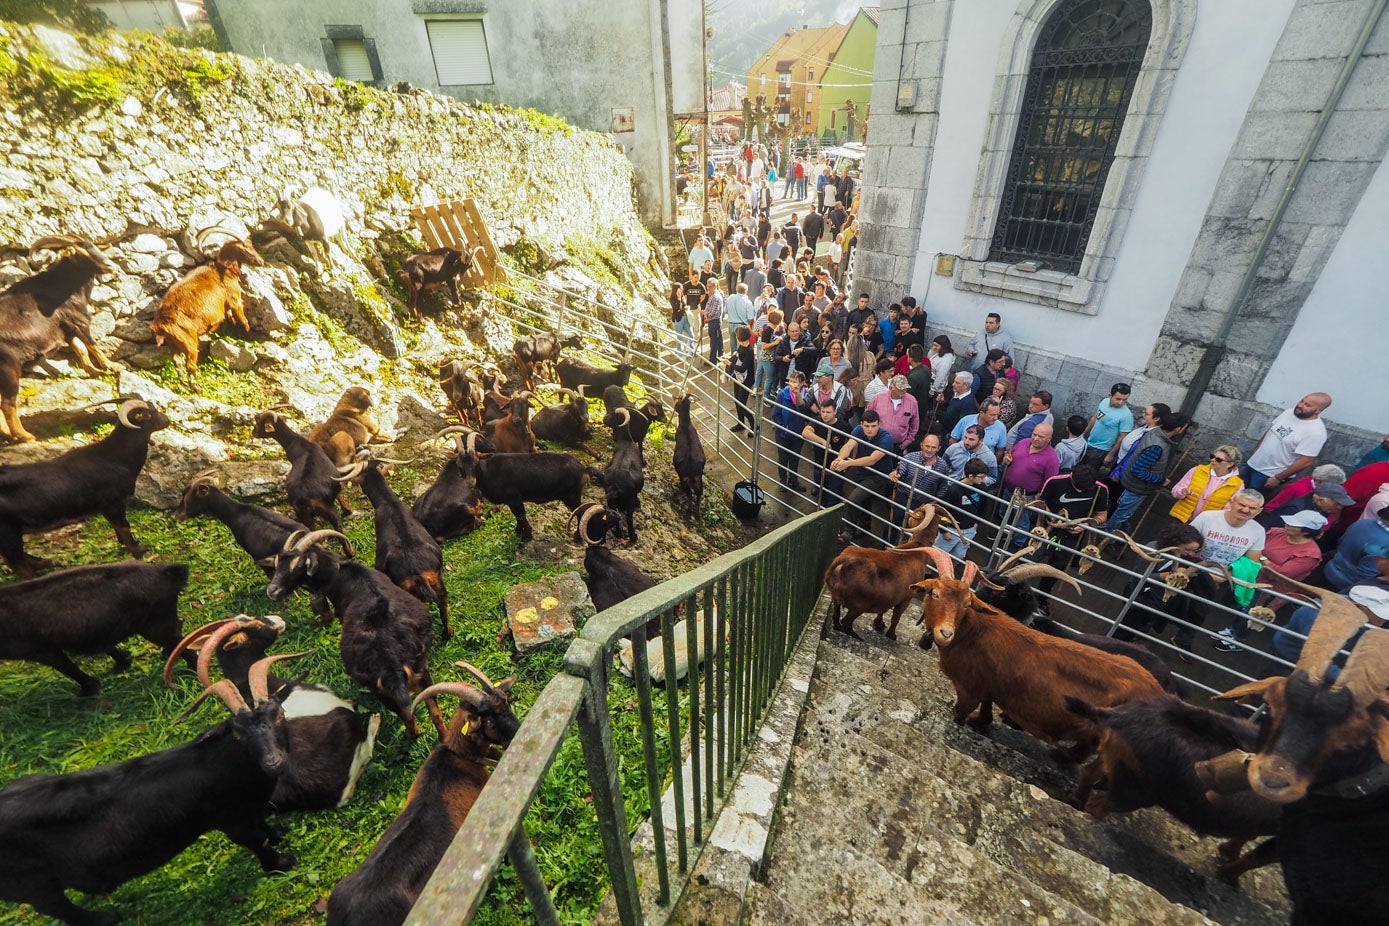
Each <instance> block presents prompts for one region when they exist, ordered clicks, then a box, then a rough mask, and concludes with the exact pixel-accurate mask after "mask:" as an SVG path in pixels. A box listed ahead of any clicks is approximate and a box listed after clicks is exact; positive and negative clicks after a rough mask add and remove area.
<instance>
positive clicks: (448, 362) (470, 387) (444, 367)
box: [439, 357, 483, 429]
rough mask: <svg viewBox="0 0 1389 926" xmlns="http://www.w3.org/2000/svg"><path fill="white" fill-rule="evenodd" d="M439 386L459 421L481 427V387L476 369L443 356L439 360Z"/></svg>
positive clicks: (460, 361)
mask: <svg viewBox="0 0 1389 926" xmlns="http://www.w3.org/2000/svg"><path fill="white" fill-rule="evenodd" d="M439 388H441V389H443V390H444V396H445V398H447V399H448V400H449V407H450V408H452V409H453V411H454V413H455V414H456V415H458V420H459V421H461V422H463V423H464V424H466V425H469V426H470V427H474V428H478V429H481V428H482V396H483V389H482V380H481V379H479V378H478V375H477V371H476V370H470V369H468V368H467V367H466V366H464V364H463V361H462V360H458V359H455V358H453V357H445V358H444V359H443V360H440V361H439Z"/></svg>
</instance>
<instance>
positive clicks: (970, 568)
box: [960, 560, 979, 585]
mask: <svg viewBox="0 0 1389 926" xmlns="http://www.w3.org/2000/svg"><path fill="white" fill-rule="evenodd" d="M978 575H979V564H978V563H972V562H970V561H969V560H965V568H964V571H963V572H962V573H960V581H961V582H963V583H965V584H966V585H972V584H974V579H975V577H976V576H978Z"/></svg>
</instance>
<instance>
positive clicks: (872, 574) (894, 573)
mask: <svg viewBox="0 0 1389 926" xmlns="http://www.w3.org/2000/svg"><path fill="white" fill-rule="evenodd" d="M942 515H943V512H942V511H941V510H940V509H939V508H937V507H936V506H935V505H932V504H929V503H928V504H925V505H922V506H921V507H920V508H918V509H916V511H913V512H912V513H911V514H910V515H909V517H910V518H911V519H912V523H914V524H915V526H914V527H913V529H912V531H911V533H910V534H909V535H908V536H907V539H906V540H905V541H903V542H902V543H901V544H900V545H899V546H896V547H893V548H891V549H889V550H872V549H869V548H867V547H846V548H845V549H844V550H843V551H842V552H840V554H839V555H838V556H836V557H835V558H834V562H832V563H830V567H829V569H827V570H825V587H826V588H827V589H828V590H829V593H830V601H831V602H832V603H831V605H830V622H831V623H832V624H834V625H835V627H837V628H838V629H839V630H840V631H841V632H843V633H847V634H848V635H849V636H851V637H854V638H856V639H857V638H858V634H857V633H855V632H854V619H855V618H857V617H858V616H859V615H860V614H875V615H877V616H876V617H874V618H873V629H874V630H876V631H878V633H886V635H887V638H888V639H889V640H895V639H897V622H898V621H900V620H901V619H902V612H903V611H905V610H907V605H909V604H911V600H912V598H913V597H915V595H914V593H913V592H912V583H913V582H916V581H919V580H920V579H922V578H923V577H925V575H926V573H927V570H929V569H930V568H931V567H932V566H933V565H934V564H935V559H934V558H933V557H932V556H931V554H930V552H929V551H930V550H933V549H934V548H933V547H932V546H931V545H932V544H933V543H935V541H936V534H937V533H938V532H939V531H940V521H941V517H942ZM936 552H939V551H936ZM889 609H891V611H892V625H891V626H890V627H886V628H885V627H884V624H883V613H884V612H886V611H888V610H889Z"/></svg>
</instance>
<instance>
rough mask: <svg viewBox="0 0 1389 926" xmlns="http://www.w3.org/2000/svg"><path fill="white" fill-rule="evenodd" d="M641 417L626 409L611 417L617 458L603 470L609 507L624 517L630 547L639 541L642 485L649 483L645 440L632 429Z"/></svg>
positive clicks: (614, 452) (614, 450)
mask: <svg viewBox="0 0 1389 926" xmlns="http://www.w3.org/2000/svg"><path fill="white" fill-rule="evenodd" d="M638 417H639V415H638V413H636V412H633V411H631V410H630V409H626V408H619V409H618V410H617V411H615V412H613V413H612V415H610V416H609V418H610V419H611V421H612V424H611V427H612V429H613V455H612V459H611V460H610V461H609V462H608V468H607V469H605V470H604V471H603V494H604V497H605V498H606V499H607V505H608V507H609V508H611V509H613V510H614V511H617V512H618V513H620V514H621V515H622V518H623V522H624V524H625V525H626V533H627V543H628V544H629V545H634V544H636V542H637V527H636V523H635V522H636V514H637V509H638V508H640V507H641V490H642V486H644V485H645V484H646V473H645V472H644V471H643V469H642V467H643V466H644V465H645V461H644V460H643V459H642V452H641V441H640V440H639V439H637V438H636V437H634V436H633V435H632V433H631V429H630V427H629V426H630V425H631V423H632V422H633V421H634V420H636V418H638Z"/></svg>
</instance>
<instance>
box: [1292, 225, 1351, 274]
mask: <svg viewBox="0 0 1389 926" xmlns="http://www.w3.org/2000/svg"><path fill="white" fill-rule="evenodd" d="M1342 231H1344V228H1343V227H1342V226H1340V225H1314V226H1313V227H1312V228H1311V229H1309V230H1308V232H1307V240H1306V241H1304V242H1303V245H1302V251H1301V252H1300V253H1299V254H1298V255H1297V260H1296V261H1295V262H1294V263H1293V266H1292V268H1291V269H1290V270H1289V271H1288V279H1289V280H1291V281H1293V282H1296V283H1309V282H1310V283H1314V282H1316V280H1317V278H1318V277H1319V276H1321V272H1322V269H1323V268H1324V267H1325V266H1326V262H1327V261H1328V260H1330V259H1331V253H1332V251H1334V250H1335V249H1336V242H1338V241H1340V240H1341V232H1342Z"/></svg>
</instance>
